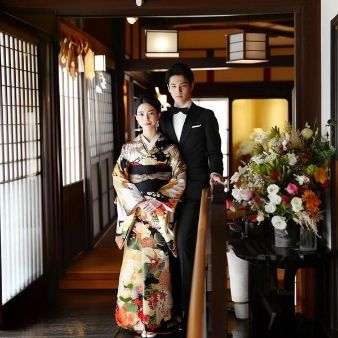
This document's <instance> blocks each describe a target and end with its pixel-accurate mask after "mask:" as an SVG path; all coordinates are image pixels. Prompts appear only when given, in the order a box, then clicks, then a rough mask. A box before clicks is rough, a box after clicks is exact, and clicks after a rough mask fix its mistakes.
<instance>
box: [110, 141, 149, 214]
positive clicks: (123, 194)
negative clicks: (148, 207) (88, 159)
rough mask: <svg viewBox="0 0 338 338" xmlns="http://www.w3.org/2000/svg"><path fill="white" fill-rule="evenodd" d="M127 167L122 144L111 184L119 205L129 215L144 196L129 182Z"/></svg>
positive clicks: (124, 148) (124, 149)
mask: <svg viewBox="0 0 338 338" xmlns="http://www.w3.org/2000/svg"><path fill="white" fill-rule="evenodd" d="M128 167H129V162H128V160H127V156H126V146H125V145H124V146H123V147H122V150H121V155H120V156H119V158H118V159H117V162H116V165H115V167H114V170H113V185H114V188H115V190H116V194H117V198H118V200H119V203H120V205H121V206H122V207H123V208H124V210H125V212H126V214H127V215H130V214H131V213H132V212H133V211H134V209H135V207H136V205H137V204H138V203H140V202H142V201H143V200H144V197H143V196H142V194H141V192H140V191H139V190H138V189H137V187H136V186H135V184H133V183H131V182H129V174H128Z"/></svg>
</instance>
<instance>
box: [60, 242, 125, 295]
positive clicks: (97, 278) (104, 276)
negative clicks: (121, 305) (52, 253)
mask: <svg viewBox="0 0 338 338" xmlns="http://www.w3.org/2000/svg"><path fill="white" fill-rule="evenodd" d="M122 255H123V250H118V249H116V248H94V249H92V250H90V251H88V252H86V253H84V254H82V255H81V256H80V257H78V258H77V259H76V260H75V261H74V263H73V264H72V265H71V266H70V267H69V268H68V269H67V270H66V271H65V273H64V274H63V276H62V277H61V278H60V280H59V288H60V289H63V290H64V289H117V287H118V279H119V274H120V267H121V263H122Z"/></svg>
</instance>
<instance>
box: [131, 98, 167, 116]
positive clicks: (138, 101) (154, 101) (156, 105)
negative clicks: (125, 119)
mask: <svg viewBox="0 0 338 338" xmlns="http://www.w3.org/2000/svg"><path fill="white" fill-rule="evenodd" d="M142 103H148V104H150V105H151V106H153V107H154V108H155V110H156V111H157V112H158V113H160V112H161V102H160V101H159V100H158V99H157V98H156V97H155V96H154V95H152V94H148V93H146V94H142V95H140V96H138V97H137V99H136V101H135V103H134V113H135V114H136V113H137V108H138V107H139V106H140V105H141V104H142Z"/></svg>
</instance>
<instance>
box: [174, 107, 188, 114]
mask: <svg viewBox="0 0 338 338" xmlns="http://www.w3.org/2000/svg"><path fill="white" fill-rule="evenodd" d="M188 110H189V108H178V107H172V108H171V111H172V112H173V114H177V113H179V112H181V113H183V114H187V112H188Z"/></svg>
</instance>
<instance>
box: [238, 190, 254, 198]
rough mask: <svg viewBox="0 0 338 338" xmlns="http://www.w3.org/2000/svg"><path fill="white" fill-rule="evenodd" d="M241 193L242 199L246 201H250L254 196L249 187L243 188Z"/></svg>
mask: <svg viewBox="0 0 338 338" xmlns="http://www.w3.org/2000/svg"><path fill="white" fill-rule="evenodd" d="M240 193H241V197H242V200H244V201H250V199H251V198H252V191H251V190H249V189H242V190H241V192H240Z"/></svg>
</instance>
